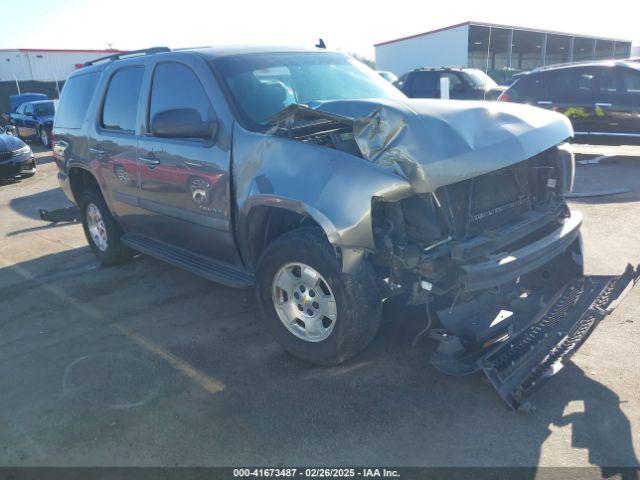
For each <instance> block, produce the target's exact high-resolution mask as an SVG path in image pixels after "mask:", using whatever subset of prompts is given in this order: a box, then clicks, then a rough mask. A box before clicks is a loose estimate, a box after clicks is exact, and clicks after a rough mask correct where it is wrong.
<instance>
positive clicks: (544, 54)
mask: <svg viewBox="0 0 640 480" xmlns="http://www.w3.org/2000/svg"><path fill="white" fill-rule="evenodd" d="M374 47H375V51H376V68H377V69H378V70H389V71H392V72H393V73H395V74H396V75H402V74H404V73H406V72H408V71H410V70H413V69H416V68H420V67H442V66H457V67H473V68H480V69H482V70H485V71H490V70H500V69H505V68H514V69H518V70H530V69H533V68H537V67H540V66H543V65H552V64H556V63H565V62H577V61H584V60H599V59H608V58H627V57H629V55H630V53H631V42H630V41H628V40H620V39H613V38H603V37H594V36H585V35H573V34H568V33H561V32H553V31H549V30H536V29H531V28H520V27H512V26H508V25H497V24H491V23H482V22H471V21H469V22H464V23H460V24H457V25H451V26H449V27H445V28H440V29H438V30H433V31H430V32H425V33H420V34H417V35H412V36H409V37H404V38H398V39H396V40H389V41H386V42H382V43H378V44H376V45H374Z"/></svg>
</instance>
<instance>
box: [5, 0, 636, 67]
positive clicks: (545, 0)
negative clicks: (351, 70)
mask: <svg viewBox="0 0 640 480" xmlns="http://www.w3.org/2000/svg"><path fill="white" fill-rule="evenodd" d="M592 5H594V6H595V5H599V8H595V7H593V6H592ZM0 11H1V12H2V15H3V17H4V18H6V19H11V21H10V22H3V29H2V33H3V34H2V35H1V36H0V48H61V49H67V48H68V49H104V48H107V47H108V45H111V46H112V47H113V48H118V49H126V50H129V49H137V48H146V47H150V46H168V47H171V48H178V47H193V46H204V45H232V44H273V45H275V44H277V45H302V46H311V45H314V44H315V43H317V40H318V38H320V37H322V38H323V39H324V41H325V43H326V45H327V47H328V48H330V49H335V50H342V51H345V52H350V53H357V54H359V55H363V56H365V57H367V58H370V59H373V58H374V48H373V44H375V43H379V42H383V41H385V40H391V39H394V38H398V37H404V36H407V35H412V34H416V33H421V32H425V31H428V30H432V29H436V28H441V27H445V26H448V25H453V24H456V23H461V22H464V21H467V20H475V21H482V22H490V23H500V24H507V25H516V26H522V27H531V28H541V29H548V30H557V31H561V32H568V33H577V34H584V35H593V36H605V37H612V38H620V39H625V40H632V41H633V43H634V45H640V28H639V27H638V18H640V1H638V0H608V1H606V2H604V1H599V2H593V1H588V0H583V1H575V0H552V1H549V0H530V1H525V2H522V1H518V0H511V1H503V0H484V1H479V0H455V1H451V0H449V1H445V0H437V1H428V0H423V1H416V2H413V1H410V0H404V1H402V2H397V1H389V0H387V1H384V2H375V1H373V0H370V1H361V0H315V1H305V0H297V1H295V0H262V1H249V0H227V1H222V2H221V1H216V0H209V1H201V0H171V1H163V0H156V1H147V0H109V1H104V0H21V1H15V0H0Z"/></svg>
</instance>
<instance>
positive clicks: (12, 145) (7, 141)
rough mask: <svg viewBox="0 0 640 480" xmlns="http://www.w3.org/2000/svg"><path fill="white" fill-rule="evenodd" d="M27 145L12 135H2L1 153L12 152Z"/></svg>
mask: <svg viewBox="0 0 640 480" xmlns="http://www.w3.org/2000/svg"><path fill="white" fill-rule="evenodd" d="M25 145H26V143H24V142H23V141H22V140H20V139H19V138H16V137H14V136H12V135H6V134H0V153H3V152H12V151H14V150H18V149H19V148H22V147H24V146H25Z"/></svg>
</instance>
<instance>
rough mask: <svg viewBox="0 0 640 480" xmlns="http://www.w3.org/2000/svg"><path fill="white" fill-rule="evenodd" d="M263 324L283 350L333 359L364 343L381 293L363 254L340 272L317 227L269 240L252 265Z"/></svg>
mask: <svg viewBox="0 0 640 480" xmlns="http://www.w3.org/2000/svg"><path fill="white" fill-rule="evenodd" d="M256 280H257V297H258V305H259V309H260V313H261V316H262V318H263V320H264V324H265V327H266V329H267V330H268V331H269V333H270V334H271V335H272V336H273V337H274V338H275V340H276V341H277V342H278V343H279V344H280V345H281V346H282V347H283V348H284V349H285V350H287V351H288V352H289V353H291V354H293V355H295V356H296V357H298V358H301V359H303V360H306V361H308V362H311V363H315V364H318V365H338V364H340V363H342V362H344V361H345V360H347V359H349V358H351V357H353V356H354V355H356V354H357V353H359V352H360V351H361V350H362V349H364V348H365V347H366V346H367V345H368V344H369V343H370V342H371V340H372V339H373V337H374V336H375V334H376V333H377V331H378V328H379V326H380V312H381V309H380V305H381V296H380V291H381V290H380V288H379V284H378V281H377V279H376V276H375V273H374V271H373V269H372V267H371V265H370V264H369V263H368V261H366V259H365V260H363V261H362V262H361V263H360V264H359V266H358V267H357V269H356V271H355V272H354V273H352V274H345V273H343V272H342V268H341V265H340V262H339V260H338V259H337V258H336V255H335V252H334V250H333V248H332V247H331V245H330V244H329V242H328V241H327V240H326V238H325V237H324V236H323V235H322V231H321V230H320V229H316V228H301V229H298V230H294V231H292V232H289V233H286V234H284V235H282V236H281V237H279V238H277V239H276V240H275V241H274V242H273V243H271V244H270V245H269V246H268V247H267V249H266V250H265V252H264V253H263V254H262V256H261V258H260V261H259V262H258V268H257V271H256Z"/></svg>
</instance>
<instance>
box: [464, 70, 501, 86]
mask: <svg viewBox="0 0 640 480" xmlns="http://www.w3.org/2000/svg"><path fill="white" fill-rule="evenodd" d="M464 73H466V74H467V76H468V78H469V81H470V82H471V83H472V84H473V86H474V87H477V88H487V89H488V88H495V87H497V86H498V84H497V83H496V82H494V81H493V79H492V78H491V77H490V76H489V75H487V74H486V73H484V72H483V71H482V70H465V71H464Z"/></svg>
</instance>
